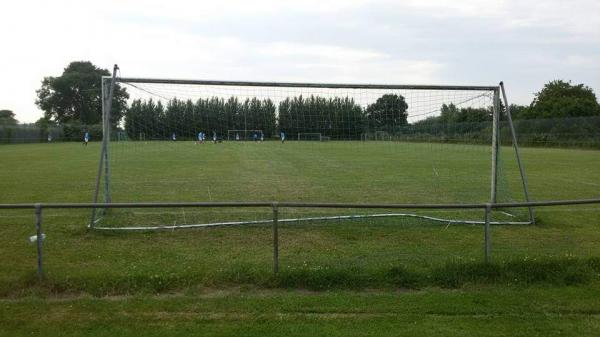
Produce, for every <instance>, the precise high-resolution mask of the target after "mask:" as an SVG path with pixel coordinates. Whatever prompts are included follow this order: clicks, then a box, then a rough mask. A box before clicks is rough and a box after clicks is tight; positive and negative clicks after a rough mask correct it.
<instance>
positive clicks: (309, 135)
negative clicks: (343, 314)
mask: <svg viewBox="0 0 600 337" xmlns="http://www.w3.org/2000/svg"><path fill="white" fill-rule="evenodd" d="M321 139H322V136H321V134H320V133H318V132H299V133H298V140H316V141H321Z"/></svg>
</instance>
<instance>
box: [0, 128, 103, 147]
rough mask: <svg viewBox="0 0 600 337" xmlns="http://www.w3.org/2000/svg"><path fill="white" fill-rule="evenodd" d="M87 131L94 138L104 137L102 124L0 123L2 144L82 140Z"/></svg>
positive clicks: (0, 142)
mask: <svg viewBox="0 0 600 337" xmlns="http://www.w3.org/2000/svg"><path fill="white" fill-rule="evenodd" d="M86 131H87V132H88V133H89V135H90V138H91V139H92V140H101V139H102V125H100V124H94V125H82V124H64V125H60V126H48V127H39V126H36V125H33V124H25V125H23V124H18V125H0V144H27V143H46V142H48V141H51V142H71V141H81V140H83V135H84V134H85V132H86Z"/></svg>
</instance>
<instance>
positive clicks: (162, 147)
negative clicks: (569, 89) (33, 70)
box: [91, 77, 532, 228]
mask: <svg viewBox="0 0 600 337" xmlns="http://www.w3.org/2000/svg"><path fill="white" fill-rule="evenodd" d="M111 86H113V87H114V86H120V87H122V88H125V89H126V90H127V92H128V94H129V97H130V98H129V101H128V109H127V111H126V113H125V114H124V116H123V118H122V119H121V120H120V121H119V122H118V123H117V124H116V125H112V126H109V125H108V123H105V125H106V127H105V137H104V138H105V144H106V145H105V146H103V149H104V148H105V150H103V151H104V152H103V153H105V154H103V155H101V158H103V159H102V161H101V163H100V165H99V171H98V172H99V173H98V177H97V181H96V186H97V188H96V190H95V200H97V201H105V202H179V201H222V202H227V201H236V202H237V201H252V202H272V201H279V202H284V201H293V202H311V203H320V202H322V203H380V204H391V203H394V204H399V203H402V204H407V203H414V204H424V203H425V204H437V203H443V204H447V203H456V204H464V203H485V202H503V201H504V202H509V201H524V200H526V193H525V189H524V187H525V186H526V184H525V183H523V181H524V180H523V174H522V173H523V172H522V170H521V169H522V167H521V166H519V162H518V161H517V158H516V156H515V149H518V148H517V147H512V145H513V144H511V142H503V144H500V139H507V137H505V136H506V135H510V129H509V124H507V115H506V114H505V111H504V108H503V107H504V106H506V104H505V103H504V102H501V100H500V87H498V86H438V85H362V84H316V83H275V82H232V81H204V80H170V79H151V78H125V77H123V78H119V77H116V78H115V79H114V81H113V80H112V79H111V78H110V77H107V78H103V88H105V90H104V92H105V100H104V101H105V103H106V104H105V108H104V111H105V115H108V116H109V117H108V118H107V119H106V118H105V122H106V120H110V109H111V107H110V99H109V96H108V94H106V93H108V92H110V90H109V89H110V87H111ZM255 135H256V136H257V137H258V138H261V137H264V140H265V141H264V142H256V143H255V142H240V143H239V144H237V143H236V142H235V139H236V138H238V137H239V140H251V139H253V138H254V136H255ZM501 135H504V137H501ZM296 137H297V138H296ZM323 137H325V139H326V140H330V141H328V142H326V143H322V142H287V141H285V142H284V141H283V140H284V139H285V140H288V139H292V140H295V139H298V140H322V139H323ZM213 138H214V139H216V140H217V141H215V142H213ZM201 139H204V140H206V142H198V140H201ZM509 139H510V138H509ZM269 140H270V141H269ZM279 140H281V141H279ZM361 140H363V141H361ZM364 140H376V141H375V142H365V141H364ZM234 144H237V145H234ZM261 212H262V211H260V212H259V211H257V210H256V209H253V208H240V209H227V210H225V209H218V210H214V209H213V210H205V209H176V210H174V209H168V210H167V209H165V210H152V211H150V210H147V211H140V210H120V209H119V210H117V209H112V210H110V211H99V212H95V214H93V215H92V220H91V226H93V227H95V228H140V227H142V228H143V227H144V226H148V227H151V228H155V227H156V228H160V227H161V226H170V227H168V228H176V227H178V226H183V227H185V226H193V225H196V224H198V225H205V224H215V223H216V224H220V223H236V224H237V223H242V224H243V223H254V222H256V221H258V222H260V221H263V220H265V219H267V220H268V219H270V214H269V213H268V211H265V213H261ZM357 215H360V216H365V217H367V216H371V215H372V216H391V217H395V216H397V217H398V219H400V218H402V216H404V218H413V217H420V218H422V219H428V220H431V221H437V222H440V221H441V222H442V223H455V222H457V223H479V222H481V221H482V219H483V214H482V211H481V210H480V209H478V210H453V211H443V210H430V211H426V210H411V211H404V212H402V211H399V210H377V211H373V210H367V209H365V210H356V209H354V210H352V209H331V208H329V209H307V208H303V209H298V210H296V211H294V213H293V214H290V215H289V218H290V219H295V220H297V221H301V220H302V219H321V218H323V219H325V218H327V219H345V218H348V217H350V218H352V217H354V216H357ZM284 220H285V219H284ZM492 220H493V221H494V222H502V223H528V222H530V221H531V220H532V214H529V212H528V210H525V209H524V210H519V209H511V210H510V211H495V212H494V214H493V219H492ZM265 221H266V220H265ZM398 221H400V220H398Z"/></svg>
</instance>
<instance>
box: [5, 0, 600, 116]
mask: <svg viewBox="0 0 600 337" xmlns="http://www.w3.org/2000/svg"><path fill="white" fill-rule="evenodd" d="M0 12H1V13H3V14H4V15H3V20H1V21H0V30H1V31H2V32H9V33H5V34H3V35H2V36H1V37H0V45H2V50H3V52H2V53H0V73H1V74H2V77H3V80H2V81H0V93H1V94H0V108H8V109H12V110H14V111H15V112H16V113H17V117H18V119H19V120H21V121H34V120H36V119H37V118H39V117H40V116H41V112H40V111H39V110H38V109H37V108H36V107H35V104H34V101H35V90H36V89H37V88H39V86H40V81H41V80H42V78H43V77H44V76H57V75H60V73H61V72H62V70H63V68H64V67H65V66H66V65H67V64H68V63H69V62H71V61H74V60H90V61H92V62H93V63H95V64H96V65H98V66H101V67H104V68H110V67H111V65H112V64H114V63H118V64H119V65H120V67H121V69H122V70H121V71H122V75H123V76H147V77H178V78H211V79H241V80H278V81H316V82H331V81H338V82H370V83H438V84H439V83H448V84H485V85H488V84H493V83H497V82H498V81H500V80H504V81H505V83H506V84H507V86H508V89H509V90H510V93H511V97H513V99H514V101H516V102H518V103H528V102H529V100H530V99H531V93H533V92H535V91H537V90H539V89H540V88H541V87H542V85H543V84H544V82H545V81H547V80H551V79H555V78H564V79H567V80H569V79H570V80H573V82H575V83H581V82H583V83H585V84H587V85H589V86H591V87H592V88H594V89H596V92H599V90H600V69H599V68H598V66H596V63H597V60H598V59H600V47H599V46H600V20H597V19H596V16H597V13H600V2H597V1H591V0H575V1H569V2H564V1H558V0H548V1H544V2H537V3H536V2H530V1H526V2H525V1H516V0H498V1H485V2H482V1H476V0H464V1H456V0H455V1H446V0H418V1H417V0H407V1H402V2H400V1H392V0H382V1H370V0H358V1H351V0H344V1H342V0H333V1H322V0H292V1H275V0H256V1H246V0H220V1H181V0H171V1H168V2H164V1H158V0H148V1H141V0H130V1H118V0H108V1H105V2H103V3H92V2H87V1H71V0H57V1H27V0H22V1H18V2H15V1H12V2H11V1H5V2H2V3H1V4H0Z"/></svg>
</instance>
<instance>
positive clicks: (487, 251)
mask: <svg viewBox="0 0 600 337" xmlns="http://www.w3.org/2000/svg"><path fill="white" fill-rule="evenodd" d="M491 212H492V206H491V204H487V205H485V217H484V226H483V241H484V248H483V249H484V255H485V263H489V262H490V257H491V254H492V251H491V250H492V247H491V245H492V243H491V241H490V216H491Z"/></svg>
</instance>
